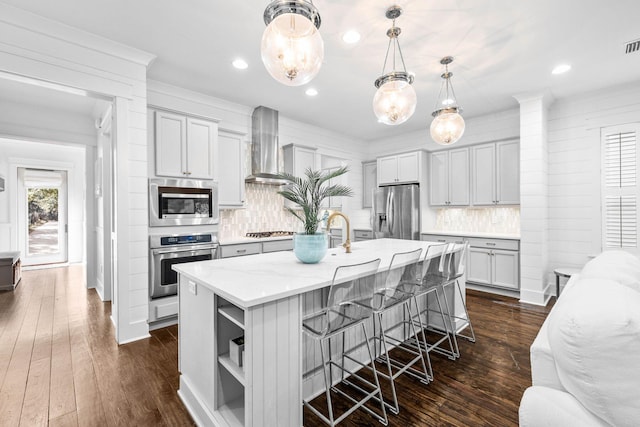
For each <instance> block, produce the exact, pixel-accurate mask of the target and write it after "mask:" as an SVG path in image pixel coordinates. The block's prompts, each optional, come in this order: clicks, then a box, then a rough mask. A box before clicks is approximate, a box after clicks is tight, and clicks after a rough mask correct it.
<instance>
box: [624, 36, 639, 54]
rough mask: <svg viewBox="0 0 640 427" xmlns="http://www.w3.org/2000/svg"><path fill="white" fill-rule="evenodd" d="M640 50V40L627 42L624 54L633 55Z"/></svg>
mask: <svg viewBox="0 0 640 427" xmlns="http://www.w3.org/2000/svg"><path fill="white" fill-rule="evenodd" d="M639 50H640V39H638V40H633V41H630V42H627V44H626V45H625V48H624V53H633V52H637V51H639Z"/></svg>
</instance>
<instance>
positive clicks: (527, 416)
mask: <svg viewBox="0 0 640 427" xmlns="http://www.w3.org/2000/svg"><path fill="white" fill-rule="evenodd" d="M519 415H520V427H538V426H581V427H592V426H594V427H595V426H598V427H600V426H609V424H607V423H605V422H604V421H603V420H601V419H600V418H598V417H596V416H595V415H593V413H591V412H590V411H588V410H587V409H586V408H585V407H584V406H582V405H581V404H580V402H578V401H577V400H576V399H575V398H574V397H573V396H572V395H570V394H569V393H567V392H564V391H560V390H556V389H553V388H549V387H541V386H532V387H529V388H528V389H526V390H525V391H524V394H523V395H522V400H521V401H520V410H519Z"/></svg>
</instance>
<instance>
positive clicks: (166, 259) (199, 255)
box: [149, 233, 218, 298]
mask: <svg viewBox="0 0 640 427" xmlns="http://www.w3.org/2000/svg"><path fill="white" fill-rule="evenodd" d="M217 250H218V236H217V235H216V234H215V233H198V234H173V235H169V236H149V252H150V253H149V263H150V266H149V295H150V296H151V298H160V297H166V296H170V295H176V294H177V293H178V274H177V273H176V272H175V271H173V270H172V269H171V266H172V265H174V264H182V263H185V262H194V261H206V260H211V259H215V258H216V251H217Z"/></svg>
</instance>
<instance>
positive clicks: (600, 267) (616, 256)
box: [580, 250, 640, 292]
mask: <svg viewBox="0 0 640 427" xmlns="http://www.w3.org/2000/svg"><path fill="white" fill-rule="evenodd" d="M580 276H581V277H582V278H585V279H611V280H613V281H615V282H618V283H620V284H622V285H625V286H628V287H630V288H632V289H634V290H636V291H637V292H640V258H638V257H636V256H634V255H631V254H630V253H628V252H625V251H619V250H612V251H606V252H603V253H601V254H600V255H598V256H597V257H595V258H594V259H592V260H591V261H589V262H588V263H587V264H586V265H585V266H584V267H583V268H582V271H581V272H580Z"/></svg>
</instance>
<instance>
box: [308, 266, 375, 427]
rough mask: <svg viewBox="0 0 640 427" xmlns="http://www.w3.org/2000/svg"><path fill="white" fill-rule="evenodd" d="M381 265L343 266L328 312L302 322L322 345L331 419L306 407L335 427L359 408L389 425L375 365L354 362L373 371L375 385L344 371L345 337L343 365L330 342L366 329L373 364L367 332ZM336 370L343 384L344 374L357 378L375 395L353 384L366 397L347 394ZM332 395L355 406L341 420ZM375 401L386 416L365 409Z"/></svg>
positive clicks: (335, 279)
mask: <svg viewBox="0 0 640 427" xmlns="http://www.w3.org/2000/svg"><path fill="white" fill-rule="evenodd" d="M379 265H380V259H379V258H378V259H375V260H373V261H369V262H365V263H361V264H353V265H347V266H340V267H338V268H336V271H335V273H334V275H333V280H332V283H331V286H330V288H329V293H328V295H327V302H326V304H325V305H324V308H323V309H322V310H320V311H319V312H316V313H313V314H310V315H308V316H305V317H304V318H303V319H302V330H303V331H304V332H305V333H306V334H308V335H309V336H310V337H311V338H313V339H315V340H317V341H318V342H319V343H320V355H321V358H322V368H323V372H324V382H325V387H326V392H325V393H326V397H327V409H328V415H329V416H328V417H326V416H325V415H324V414H322V413H321V412H320V411H319V410H318V409H316V408H315V407H313V406H312V405H311V403H310V402H308V401H307V400H303V403H304V405H305V406H306V407H308V408H309V409H310V410H311V411H312V412H313V413H315V414H316V415H317V416H318V417H320V419H322V421H324V422H325V423H327V424H329V425H330V426H335V425H336V424H338V423H339V422H340V421H342V420H344V419H345V418H346V417H347V416H348V415H350V414H351V413H352V412H353V411H355V410H356V409H358V408H360V407H361V408H362V409H364V410H366V411H367V412H368V413H369V414H371V415H372V416H374V417H375V418H376V419H378V421H380V422H381V423H382V424H384V425H387V423H388V420H387V413H386V410H385V405H384V403H383V402H384V401H383V398H382V391H381V390H380V383H379V381H378V373H377V371H376V367H375V364H374V363H372V364H371V366H370V365H367V364H364V363H362V362H360V361H357V360H355V359H352V360H353V361H354V362H356V363H357V364H358V365H360V366H361V367H364V368H367V369H370V370H371V371H372V373H373V378H374V382H375V383H371V382H370V381H368V380H366V379H364V378H363V377H361V376H360V375H359V374H358V373H356V372H355V371H354V372H352V371H349V370H348V369H345V368H344V354H345V352H344V334H343V344H342V345H343V351H342V361H341V363H340V364H338V363H336V362H334V361H333V360H332V358H331V357H332V354H331V347H330V342H329V339H330V338H331V337H334V336H336V335H338V334H341V333H344V332H345V331H346V330H347V329H352V328H355V327H357V326H362V331H363V333H364V339H365V344H366V347H367V350H368V352H369V358H370V359H369V360H372V361H373V353H372V351H371V346H370V345H369V338H368V336H367V330H366V328H365V321H366V320H367V319H369V317H370V316H371V313H372V311H373V308H372V307H373V305H372V304H373V302H372V299H373V295H374V291H375V285H376V272H377V271H378V267H379ZM325 343H327V347H328V348H327V351H328V356H327V355H325ZM332 367H336V368H338V369H340V370H341V372H342V374H341V376H342V380H344V374H345V373H348V374H349V375H351V376H352V377H354V378H357V379H358V380H359V381H360V382H362V383H363V384H365V385H366V386H367V387H369V388H371V389H372V391H365V390H364V389H363V388H362V387H359V386H354V385H353V383H352V382H349V383H348V384H347V385H350V386H352V388H354V389H355V390H357V391H358V392H360V393H363V394H364V397H362V398H361V399H359V400H356V399H355V398H354V397H352V396H350V395H349V394H347V393H345V392H344V391H342V390H340V389H339V388H337V387H334V386H333V370H332ZM341 382H344V381H341ZM331 391H333V392H335V393H337V394H340V395H342V396H343V397H345V398H347V399H348V400H349V401H351V402H352V403H353V406H351V408H349V409H348V410H347V411H346V412H345V413H344V414H342V415H340V416H339V417H338V418H334V414H333V405H332V401H331ZM371 399H375V400H377V401H378V402H379V403H380V408H381V413H382V415H379V414H377V413H376V412H374V411H373V410H372V409H370V408H368V407H367V406H365V403H366V402H367V401H369V400H371Z"/></svg>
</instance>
